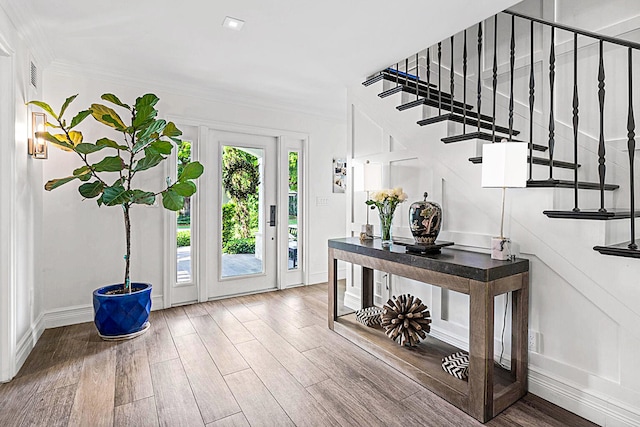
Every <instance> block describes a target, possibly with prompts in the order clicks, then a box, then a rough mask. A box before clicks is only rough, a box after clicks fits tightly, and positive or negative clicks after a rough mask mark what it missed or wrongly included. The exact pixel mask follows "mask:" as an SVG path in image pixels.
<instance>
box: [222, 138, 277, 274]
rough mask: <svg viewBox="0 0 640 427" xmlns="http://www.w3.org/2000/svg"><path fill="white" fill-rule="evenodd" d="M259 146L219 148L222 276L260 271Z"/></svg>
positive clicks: (260, 199)
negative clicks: (220, 151)
mask: <svg viewBox="0 0 640 427" xmlns="http://www.w3.org/2000/svg"><path fill="white" fill-rule="evenodd" d="M263 159H264V153H263V149H261V148H245V147H232V146H224V147H223V151H222V179H221V182H222V184H221V185H222V242H221V244H222V248H221V249H222V277H234V276H244V275H248V274H257V273H262V272H263V271H264V265H263V259H262V248H263V246H264V245H263V238H264V237H263V236H264V234H263V233H264V227H265V226H266V224H265V222H264V215H263V214H262V206H263V205H264V203H263V201H262V194H263V191H262V188H263V185H264V183H263V179H262V162H263Z"/></svg>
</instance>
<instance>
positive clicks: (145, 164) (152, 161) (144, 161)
mask: <svg viewBox="0 0 640 427" xmlns="http://www.w3.org/2000/svg"><path fill="white" fill-rule="evenodd" d="M164 159H165V158H164V157H163V156H161V155H160V154H153V153H150V154H148V155H147V156H145V157H143V158H141V159H140V160H139V161H138V163H136V166H135V167H134V168H133V170H134V171H135V172H140V171H143V170H147V169H151V168H153V167H155V166H157V165H158V164H159V163H160V162H161V161H163V160H164Z"/></svg>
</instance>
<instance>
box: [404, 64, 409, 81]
mask: <svg viewBox="0 0 640 427" xmlns="http://www.w3.org/2000/svg"><path fill="white" fill-rule="evenodd" d="M404 85H405V86H407V87H409V58H408V57H407V58H406V59H405V60H404Z"/></svg>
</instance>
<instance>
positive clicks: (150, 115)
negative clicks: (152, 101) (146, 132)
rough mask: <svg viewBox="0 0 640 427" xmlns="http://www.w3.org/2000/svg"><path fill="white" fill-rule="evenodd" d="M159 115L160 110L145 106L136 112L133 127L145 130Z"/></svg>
mask: <svg viewBox="0 0 640 427" xmlns="http://www.w3.org/2000/svg"><path fill="white" fill-rule="evenodd" d="M157 115H158V110H156V109H155V108H153V106H151V105H147V106H144V107H142V108H140V109H138V110H136V117H135V118H134V119H133V127H134V128H136V129H143V128H145V127H146V126H148V125H149V124H150V123H151V122H152V121H153V119H155V117H156V116H157Z"/></svg>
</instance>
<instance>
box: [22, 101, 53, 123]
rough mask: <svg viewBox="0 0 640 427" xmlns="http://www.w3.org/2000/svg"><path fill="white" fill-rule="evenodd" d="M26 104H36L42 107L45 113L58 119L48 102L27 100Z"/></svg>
mask: <svg viewBox="0 0 640 427" xmlns="http://www.w3.org/2000/svg"><path fill="white" fill-rule="evenodd" d="M28 104H33V105H36V106H38V107H40V108H42V109H43V110H44V111H46V112H47V113H49V114H51V116H52V117H53V118H54V119H56V120H57V119H58V116H57V115H56V113H54V112H53V109H52V108H51V107H50V106H49V104H47V103H46V102H42V101H29V102H27V105H28Z"/></svg>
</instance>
